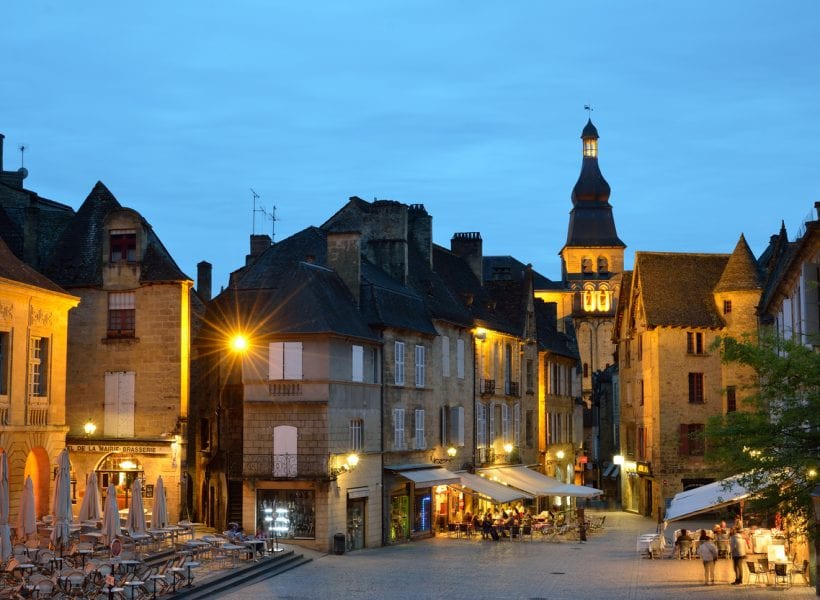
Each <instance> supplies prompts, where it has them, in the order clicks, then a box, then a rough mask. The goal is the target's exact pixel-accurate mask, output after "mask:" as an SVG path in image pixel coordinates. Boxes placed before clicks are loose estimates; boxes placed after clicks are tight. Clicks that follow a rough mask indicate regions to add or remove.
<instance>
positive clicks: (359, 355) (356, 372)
mask: <svg viewBox="0 0 820 600" xmlns="http://www.w3.org/2000/svg"><path fill="white" fill-rule="evenodd" d="M351 352H352V355H351V358H352V362H353V364H352V366H351V369H352V371H353V377H352V379H353V381H364V347H363V346H356V345H353V346H352V347H351Z"/></svg>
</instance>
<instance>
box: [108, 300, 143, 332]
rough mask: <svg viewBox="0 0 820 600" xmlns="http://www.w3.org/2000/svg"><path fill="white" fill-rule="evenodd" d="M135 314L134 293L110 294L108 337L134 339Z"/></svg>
mask: <svg viewBox="0 0 820 600" xmlns="http://www.w3.org/2000/svg"><path fill="white" fill-rule="evenodd" d="M136 312H137V311H136V294H134V292H110V293H109V294H108V337H110V338H123V337H131V338H132V337H134V332H135V322H136Z"/></svg>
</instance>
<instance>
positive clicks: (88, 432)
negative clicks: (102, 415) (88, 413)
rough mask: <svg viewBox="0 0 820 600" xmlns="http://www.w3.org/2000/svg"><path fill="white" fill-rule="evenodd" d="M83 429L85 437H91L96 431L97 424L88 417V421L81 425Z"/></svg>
mask: <svg viewBox="0 0 820 600" xmlns="http://www.w3.org/2000/svg"><path fill="white" fill-rule="evenodd" d="M83 431H85V437H91V436H92V435H94V432H95V431H97V426H96V425H95V424H94V421H92V420H91V419H88V422H87V423H86V424H85V425H83Z"/></svg>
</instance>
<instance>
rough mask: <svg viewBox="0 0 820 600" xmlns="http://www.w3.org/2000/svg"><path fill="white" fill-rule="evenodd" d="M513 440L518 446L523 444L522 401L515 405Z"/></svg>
mask: <svg viewBox="0 0 820 600" xmlns="http://www.w3.org/2000/svg"><path fill="white" fill-rule="evenodd" d="M513 440H514V444H515V446H516V447H518V446H520V445H521V403H520V402H516V403H515V404H514V405H513Z"/></svg>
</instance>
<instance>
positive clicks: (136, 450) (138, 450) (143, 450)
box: [66, 444, 171, 454]
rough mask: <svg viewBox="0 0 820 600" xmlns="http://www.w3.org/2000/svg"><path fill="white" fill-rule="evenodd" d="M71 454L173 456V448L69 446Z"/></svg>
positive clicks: (150, 446) (120, 445)
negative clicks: (103, 453) (111, 453)
mask: <svg viewBox="0 0 820 600" xmlns="http://www.w3.org/2000/svg"><path fill="white" fill-rule="evenodd" d="M66 448H68V451H69V452H106V453H108V452H121V453H125V454H171V446H170V445H168V446H154V445H150V444H145V445H133V446H130V445H126V444H69V445H67V446H66Z"/></svg>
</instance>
